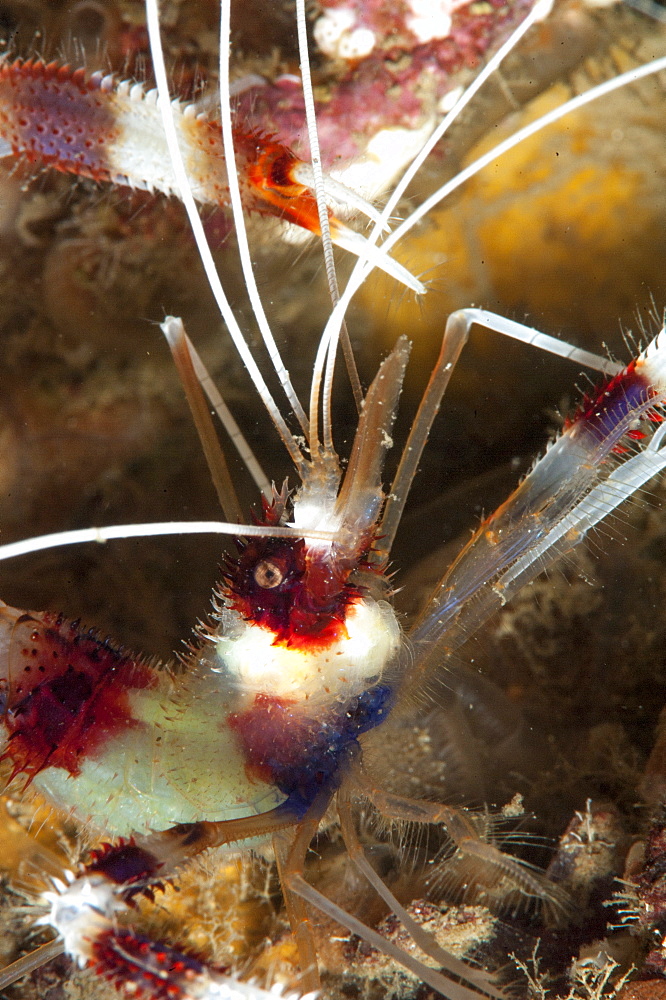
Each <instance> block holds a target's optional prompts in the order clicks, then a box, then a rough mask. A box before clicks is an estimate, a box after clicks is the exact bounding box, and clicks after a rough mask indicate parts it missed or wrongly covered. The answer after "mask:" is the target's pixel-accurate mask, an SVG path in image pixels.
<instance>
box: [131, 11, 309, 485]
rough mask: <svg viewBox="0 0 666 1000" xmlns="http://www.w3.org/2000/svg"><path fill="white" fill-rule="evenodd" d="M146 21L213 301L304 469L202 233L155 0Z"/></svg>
mask: <svg viewBox="0 0 666 1000" xmlns="http://www.w3.org/2000/svg"><path fill="white" fill-rule="evenodd" d="M146 20H147V24H148V35H149V39H150V51H151V56H152V60H153V70H154V73H155V81H156V83H157V90H158V94H159V105H160V111H161V114H162V123H163V126H164V134H165V137H166V141H167V145H168V147H169V155H170V156H171V160H172V164H173V170H174V174H175V177H176V183H177V184H178V188H179V192H180V198H181V200H182V202H183V204H184V205H185V210H186V212H187V216H188V219H189V221H190V226H191V228H192V233H193V235H194V239H195V241H196V244H197V249H198V250H199V254H200V256H201V261H202V264H203V266H204V270H205V272H206V277H207V278H208V283H209V285H210V288H211V291H212V292H213V295H214V296H215V301H216V302H217V306H218V308H219V310H220V312H221V314H222V317H223V319H224V322H225V323H226V324H227V328H228V330H229V333H230V335H231V338H232V340H233V342H234V344H235V346H236V350H237V351H238V353H239V354H240V357H241V360H242V361H243V364H244V365H245V367H246V368H247V371H248V373H249V375H250V378H251V379H252V381H253V383H254V386H255V388H256V390H257V392H258V393H259V395H260V396H261V399H262V401H263V403H264V406H265V407H266V409H267V410H268V413H269V416H270V417H271V419H272V421H273V423H274V425H275V427H276V429H277V432H278V434H279V435H280V438H281V440H282V442H283V444H284V446H285V448H286V449H287V451H288V452H289V455H290V457H291V459H292V461H293V463H294V465H295V466H296V468H297V469H298V470H299V472H302V470H303V468H304V458H303V455H302V453H301V451H300V449H299V447H298V445H297V443H296V441H295V440H294V437H293V435H292V434H291V432H290V430H289V428H288V427H287V424H286V422H285V420H284V418H283V416H282V414H281V413H280V410H279V409H278V406H277V404H276V403H275V400H274V399H273V397H272V395H271V393H270V391H269V389H268V386H267V385H266V382H265V380H264V377H263V375H262V374H261V372H260V371H259V368H258V366H257V363H256V361H255V360H254V358H253V356H252V352H251V351H250V348H249V347H248V345H247V343H246V341H245V337H244V336H243V333H242V331H241V329H240V326H239V325H238V322H237V321H236V317H235V316H234V314H233V310H232V309H231V306H230V304H229V300H228V299H227V296H226V294H225V292H224V289H223V288H222V283H221V281H220V279H219V276H218V273H217V269H216V267H215V261H214V260H213V255H212V253H211V252H210V247H209V246H208V241H207V239H206V234H205V232H204V228H203V225H202V222H201V219H200V218H199V212H198V210H197V206H196V202H195V200H194V197H193V195H192V189H191V187H190V183H189V179H188V177H187V171H186V170H185V164H184V163H183V156H182V153H181V150H180V145H179V143H178V135H177V132H176V127H175V124H174V120H173V115H174V113H178V112H179V111H180V105H179V104H178V102H175V104H174V105H172V104H171V97H170V94H169V84H168V81H167V75H166V66H165V64H164V52H163V51H162V40H161V36H160V19H159V8H158V0H146Z"/></svg>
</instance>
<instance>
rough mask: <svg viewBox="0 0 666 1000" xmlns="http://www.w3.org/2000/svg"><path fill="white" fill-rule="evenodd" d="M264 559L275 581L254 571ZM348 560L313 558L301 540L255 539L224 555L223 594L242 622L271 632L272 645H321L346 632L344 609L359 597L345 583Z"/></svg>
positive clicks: (356, 589) (347, 574)
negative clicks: (275, 572)
mask: <svg viewBox="0 0 666 1000" xmlns="http://www.w3.org/2000/svg"><path fill="white" fill-rule="evenodd" d="M266 561H269V562H270V563H271V564H273V565H275V566H276V567H277V568H278V569H279V570H280V572H281V574H282V583H281V584H280V585H279V586H276V587H271V588H266V587H263V586H261V585H260V584H259V583H258V582H257V580H256V578H255V571H256V570H257V567H259V566H260V565H261V564H262V563H264V562H266ZM351 568H352V567H350V566H349V565H340V564H339V563H336V562H335V561H334V560H329V561H327V560H324V559H323V558H322V557H321V555H320V554H318V556H317V558H313V557H312V555H311V554H309V553H308V550H307V547H306V545H305V542H304V541H303V540H302V539H295V540H294V541H291V540H284V539H276V538H258V539H256V540H252V541H250V542H248V543H247V544H246V545H245V546H244V547H243V548H242V550H241V555H240V557H239V558H238V559H228V560H227V564H226V568H225V574H224V586H223V590H224V597H225V600H226V602H227V603H228V605H229V606H230V607H232V608H233V609H234V610H235V611H237V612H238V613H239V614H240V615H242V617H243V618H244V619H245V620H246V621H251V622H254V623H255V624H257V625H260V626H262V627H263V628H267V629H270V630H271V631H272V632H274V633H275V636H276V638H275V644H276V645H279V644H282V645H285V646H289V647H291V648H297V649H308V650H313V651H317V650H319V649H324V648H326V647H327V646H329V645H330V644H331V643H333V642H335V641H336V640H337V639H340V638H342V637H344V636H345V635H346V632H345V625H344V620H345V615H346V611H347V608H348V607H349V606H350V605H351V604H352V603H353V602H354V601H355V600H357V599H358V597H359V590H358V588H357V587H354V586H353V585H351V584H350V583H348V582H347V581H348V577H349V574H350V571H351Z"/></svg>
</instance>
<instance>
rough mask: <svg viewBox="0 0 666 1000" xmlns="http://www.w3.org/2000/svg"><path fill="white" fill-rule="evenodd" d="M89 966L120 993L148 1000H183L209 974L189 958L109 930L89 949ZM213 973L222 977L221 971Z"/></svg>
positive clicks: (159, 944) (121, 931)
mask: <svg viewBox="0 0 666 1000" xmlns="http://www.w3.org/2000/svg"><path fill="white" fill-rule="evenodd" d="M91 952H92V958H91V960H90V964H91V965H92V966H93V967H94V968H95V969H96V971H97V972H98V974H99V975H101V976H103V977H104V978H105V979H109V980H111V982H113V983H115V984H116V985H117V986H118V988H119V989H120V988H121V987H123V988H124V989H125V990H127V991H129V990H130V989H131V992H132V993H133V994H134V995H135V996H140V997H145V998H150V1000H186V998H189V997H192V996H193V995H196V994H193V992H192V986H193V984H194V983H197V980H198V981H199V983H201V979H202V978H204V977H206V978H207V973H209V972H210V971H211V970H212V968H213V967H212V966H208V967H206V966H205V964H204V962H203V961H201V960H199V959H198V958H195V957H193V956H192V955H186V954H184V953H183V952H180V951H176V949H175V948H171V947H169V945H166V944H163V943H162V942H157V941H151V940H150V939H149V938H147V937H143V936H141V935H137V934H134V933H132V931H130V930H126V929H121V928H109V930H107V931H105V932H103V933H102V934H100V935H99V936H98V937H97V938H96V940H95V941H94V942H92V945H91ZM215 971H216V972H219V973H223V972H224V970H223V969H217V970H215Z"/></svg>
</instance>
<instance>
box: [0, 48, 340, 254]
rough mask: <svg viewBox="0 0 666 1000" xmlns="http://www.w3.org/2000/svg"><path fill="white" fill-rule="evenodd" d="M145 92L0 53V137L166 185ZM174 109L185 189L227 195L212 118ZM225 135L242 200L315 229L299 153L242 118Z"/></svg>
mask: <svg viewBox="0 0 666 1000" xmlns="http://www.w3.org/2000/svg"><path fill="white" fill-rule="evenodd" d="M155 96H156V95H155V91H146V90H145V89H144V88H143V87H142V86H141V85H140V84H130V83H128V82H127V81H121V82H116V81H115V80H114V79H113V78H112V77H111V76H103V75H102V74H100V73H95V74H93V75H91V76H88V75H87V74H86V73H85V71H84V70H81V69H77V70H72V69H70V67H69V66H61V65H59V64H58V63H48V64H46V63H43V62H41V61H39V60H35V61H32V60H28V61H24V60H21V59H16V60H14V61H9V60H5V61H4V62H0V139H2V140H4V141H5V143H7V145H8V146H9V147H11V151H12V152H13V154H14V155H15V156H24V157H25V158H26V159H27V160H28V161H29V162H42V163H46V164H48V165H50V166H52V167H54V168H55V169H56V170H61V171H63V172H67V173H73V174H77V175H78V176H80V177H88V178H91V179H92V180H95V181H101V182H111V183H116V184H126V185H128V186H129V187H134V188H139V189H147V190H150V191H153V190H155V191H161V192H162V193H164V194H176V193H177V192H178V187H177V183H176V180H175V176H174V174H173V171H172V168H171V165H170V160H169V155H168V148H167V146H166V142H165V140H164V137H163V135H162V123H161V116H160V112H159V109H158V107H157V103H156V100H155ZM174 114H175V123H176V128H177V131H178V133H179V141H180V143H181V148H182V149H183V154H184V157H185V163H186V168H187V171H188V175H189V177H190V180H191V183H192V188H193V193H194V196H195V198H196V199H197V200H198V201H200V202H201V203H203V204H210V205H217V206H218V207H224V206H226V205H228V203H229V190H228V185H227V176H226V168H225V161H224V150H223V144H222V130H221V127H220V124H219V122H216V121H209V120H207V119H205V118H204V117H202V116H200V115H198V114H196V113H195V111H194V109H193V108H191V107H187V106H186V105H179V104H177V105H176V106H175V109H174ZM234 145H235V148H236V160H237V166H238V171H239V180H240V187H241V194H242V198H243V202H244V205H245V208H246V209H247V210H248V211H255V212H258V213H261V214H265V215H273V216H276V217H278V218H280V219H286V220H287V221H289V222H292V223H294V224H295V225H298V226H301V227H302V228H304V229H307V230H309V231H310V232H312V233H316V234H319V232H320V227H319V215H318V211H317V203H316V199H315V198H314V196H313V194H312V192H311V191H310V190H309V188H308V187H306V186H305V185H303V184H302V183H300V182H299V181H297V180H296V173H297V170H298V168H299V167H301V166H302V165H303V164H302V161H301V160H299V159H298V158H297V157H296V156H295V155H294V154H293V153H292V152H291V151H290V150H289V149H288V148H287V147H286V146H284V145H282V144H281V143H280V142H278V141H276V139H275V138H274V137H273V136H269V135H265V134H264V133H262V132H260V131H258V130H257V129H256V128H244V127H243V123H242V121H239V120H237V121H236V122H235V123H234ZM332 223H334V224H335V220H334V219H333V218H332ZM333 228H334V229H335V225H334V226H333ZM343 228H344V227H343ZM336 232H337V230H336Z"/></svg>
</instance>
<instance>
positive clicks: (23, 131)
mask: <svg viewBox="0 0 666 1000" xmlns="http://www.w3.org/2000/svg"><path fill="white" fill-rule="evenodd" d="M0 135H1V136H2V138H3V139H4V140H5V141H6V142H8V143H9V144H10V145H11V147H12V151H13V153H14V154H15V155H18V154H20V155H22V156H25V157H26V159H27V160H28V161H29V162H34V161H40V162H43V163H47V164H49V165H51V166H53V167H55V169H56V170H62V171H65V172H71V173H76V174H78V175H80V176H81V177H91V178H92V179H93V180H97V181H108V180H110V179H111V171H110V167H109V164H108V162H107V155H106V152H107V150H108V149H110V148H112V146H113V143H114V142H115V140H116V138H117V136H118V127H117V125H116V123H115V120H114V115H113V111H112V109H111V107H110V105H109V98H108V94H107V93H105V92H104V91H103V90H102V89H101V78H100V77H98V76H94V77H91V78H89V79H88V78H86V74H85V72H84V71H83V70H74V71H72V70H71V69H70V68H69V67H68V66H59V65H58V64H57V63H49V64H45V63H43V62H40V61H35V62H33V61H27V62H24V61H23V60H21V59H17V60H15V61H14V62H8V61H5V62H2V63H0Z"/></svg>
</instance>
